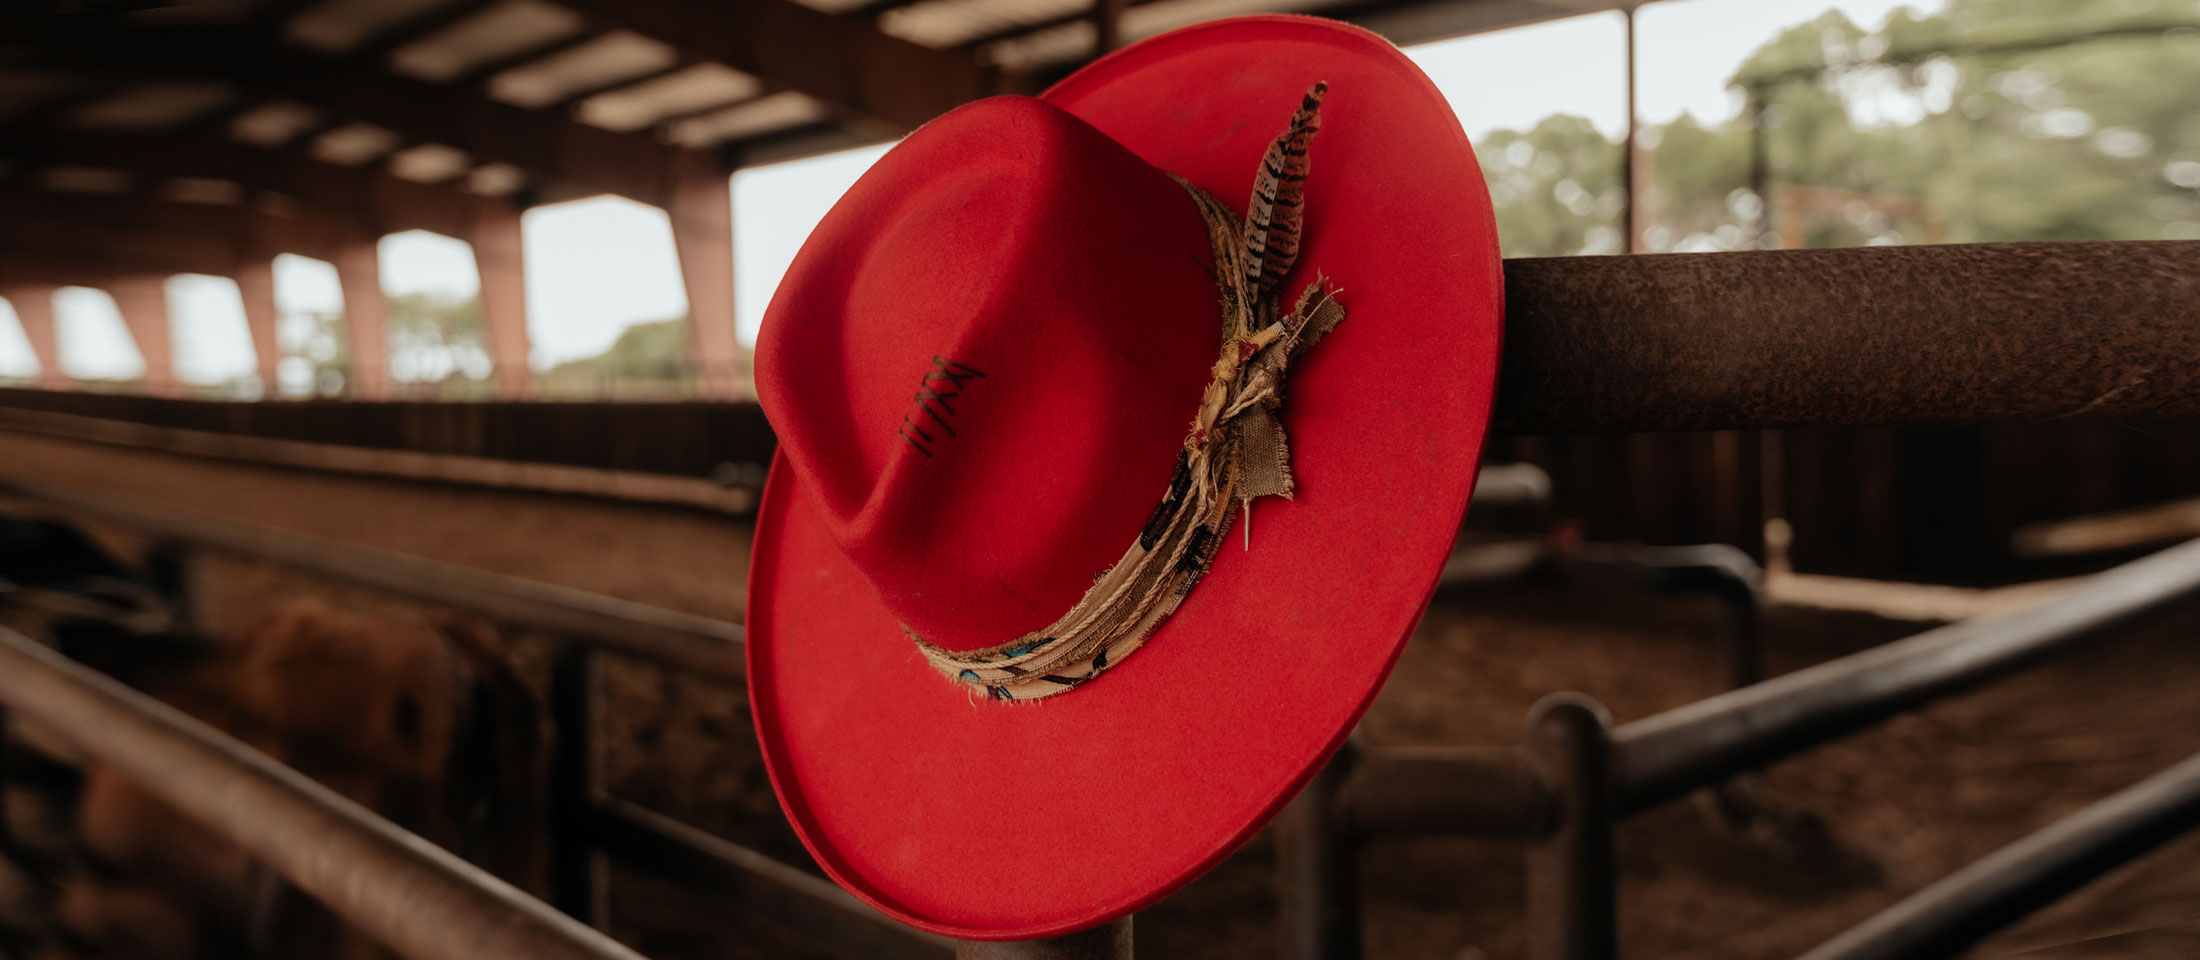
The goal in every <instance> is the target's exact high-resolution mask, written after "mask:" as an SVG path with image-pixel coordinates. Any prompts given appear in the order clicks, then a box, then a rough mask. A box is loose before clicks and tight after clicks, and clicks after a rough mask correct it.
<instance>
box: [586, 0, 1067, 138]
mask: <svg viewBox="0 0 2200 960" xmlns="http://www.w3.org/2000/svg"><path fill="white" fill-rule="evenodd" d="M560 2H561V3H563V4H564V5H565V6H568V7H571V8H573V9H575V10H579V11H581V12H583V13H586V14H588V15H590V16H593V17H597V18H599V19H601V20H603V21H604V22H607V23H612V24H616V25H618V26H620V27H624V28H626V29H628V30H632V31H634V32H635V33H638V34H641V35H642V36H645V37H648V38H650V39H652V40H656V41H658V42H660V43H664V44H667V45H669V46H671V47H673V48H674V49H676V50H679V51H681V52H682V53H686V54H690V55H693V56H697V57H701V58H703V59H705V60H715V61H718V62H720V63H723V64H725V65H727V66H729V67H733V68H734V69H736V70H740V71H743V72H745V73H751V74H755V75H756V76H758V77H761V78H763V79H764V80H766V81H768V82H772V83H777V84H780V85H782V86H785V87H788V88H790V89H793V90H799V91H801V92H802V93H804V94H807V95H809V96H812V97H816V98H817V99H819V100H823V101H825V102H826V103H830V104H834V105H836V106H839V107H841V108H843V109H846V110H848V111H850V112H853V113H856V114H860V115H863V116H868V117H871V118H874V119H877V120H881V121H884V122H886V123H889V124H892V125H894V126H897V127H901V128H904V129H915V128H916V127H918V126H921V125H923V124H924V123H925V122H926V121H929V120H931V119H932V118H933V117H936V116H939V115H940V114H942V113H946V112H947V111H949V110H952V109H954V108H955V107H957V106H960V105H962V104H964V103H968V102H969V101H972V100H976V99H979V98H981V97H987V96H991V95H993V94H996V93H1019V92H1024V90H1023V82H1022V78H1020V77H1016V76H1010V75H1004V74H1003V73H1002V72H1001V71H999V70H997V69H995V68H993V67H989V66H986V65H983V64H980V63H979V62H978V61H977V60H976V59H975V58H973V57H971V56H970V55H969V54H967V53H964V52H958V51H952V50H937V49H933V48H931V47H927V46H924V45H922V44H918V43H912V42H910V41H908V40H903V39H901V38H899V37H895V36H890V35H888V34H886V33H883V32H880V31H879V29H878V28H877V27H875V26H873V25H871V24H870V23H868V22H866V21H865V20H862V19H857V18H852V17H842V16H836V15H834V14H830V13H826V12H824V11H822V10H817V9H814V8H811V7H807V6H804V5H802V4H800V3H796V2H795V0H663V2H659V3H631V2H628V0H560Z"/></svg>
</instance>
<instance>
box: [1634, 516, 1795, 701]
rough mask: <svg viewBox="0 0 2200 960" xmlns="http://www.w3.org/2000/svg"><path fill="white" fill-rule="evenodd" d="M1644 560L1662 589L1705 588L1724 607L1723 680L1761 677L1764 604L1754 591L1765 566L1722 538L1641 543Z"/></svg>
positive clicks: (1735, 683) (1734, 682)
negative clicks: (1702, 541) (1656, 544)
mask: <svg viewBox="0 0 2200 960" xmlns="http://www.w3.org/2000/svg"><path fill="white" fill-rule="evenodd" d="M1640 560H1641V562H1642V564H1643V565H1644V566H1646V567H1649V568H1650V575H1651V582H1652V583H1653V584H1655V585H1656V586H1658V587H1659V588H1661V589H1665V590H1676V591H1677V590H1708V591H1710V592H1712V593H1714V594H1717V595H1718V598H1719V601H1720V603H1722V604H1724V605H1725V606H1726V612H1727V641H1726V664H1727V685H1728V686H1729V687H1730V688H1739V687H1746V686H1749V685H1750V684H1753V683H1756V682H1757V681H1759V680H1763V679H1764V678H1765V657H1764V650H1763V647H1762V641H1761V634H1762V632H1763V631H1762V613H1763V610H1762V607H1763V601H1762V599H1761V598H1760V597H1759V596H1758V593H1757V591H1758V587H1759V584H1760V583H1761V582H1762V581H1763V578H1764V571H1763V570H1762V569H1760V568H1759V567H1758V566H1757V561H1755V560H1753V559H1751V558H1750V556H1749V554H1747V553H1744V552H1743V551H1742V550H1741V549H1740V548H1738V547H1734V546H1730V545H1727V544H1723V543H1713V544H1702V545H1699V546H1687V547H1645V548H1643V549H1642V551H1641V554H1640Z"/></svg>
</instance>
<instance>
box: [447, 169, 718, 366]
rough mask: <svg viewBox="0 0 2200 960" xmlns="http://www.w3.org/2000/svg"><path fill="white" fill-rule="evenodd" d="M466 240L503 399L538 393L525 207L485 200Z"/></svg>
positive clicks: (497, 199) (476, 211)
mask: <svg viewBox="0 0 2200 960" xmlns="http://www.w3.org/2000/svg"><path fill="white" fill-rule="evenodd" d="M466 240H467V242H468V243H470V244H472V245H473V248H474V269H475V271H476V272H477V273H479V274H480V275H481V320H482V324H483V325H484V326H486V327H487V328H488V330H489V363H490V368H491V369H492V370H494V371H495V373H496V381H497V398H498V399H500V400H518V399H522V398H524V397H526V396H527V395H528V394H529V393H530V392H532V390H533V385H534V371H533V370H532V369H530V368H529V367H528V365H527V354H528V344H527V273H526V267H525V259H524V256H523V254H522V250H521V239H520V229H519V208H518V207H516V206H513V204H512V202H511V201H510V200H507V199H504V198H502V197H482V198H480V199H479V200H477V201H476V206H475V209H474V220H473V233H472V235H471V236H469V237H467V238H466ZM729 257H730V254H729ZM691 298H692V295H691Z"/></svg>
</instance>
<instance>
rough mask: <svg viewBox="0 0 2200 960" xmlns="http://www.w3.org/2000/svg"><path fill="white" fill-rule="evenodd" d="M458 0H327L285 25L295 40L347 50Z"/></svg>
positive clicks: (312, 46)
mask: <svg viewBox="0 0 2200 960" xmlns="http://www.w3.org/2000/svg"><path fill="white" fill-rule="evenodd" d="M455 2H458V0H326V2H324V3H318V4H315V5H313V6H310V7H307V8H306V9H305V10H304V11H303V12H301V13H299V14H298V15H296V16H294V17H291V18H290V21H289V22H288V23H286V24H284V25H283V37H284V39H287V40H289V41H290V42H291V43H294V44H297V45H298V46H301V47H306V48H308V49H312V50H319V51H322V52H324V53H345V52H349V51H351V50H353V49H356V48H357V47H358V46H359V45H360V44H361V43H364V42H366V41H367V40H368V39H369V38H371V37H373V36H375V35H376V34H379V33H382V32H383V31H385V30H391V29H394V28H396V27H399V26H402V25H404V24H405V23H406V22H407V21H410V20H412V19H414V18H415V17H421V16H426V15H427V14H429V13H433V12H435V11H437V10H440V9H442V8H444V7H446V6H450V5H451V4H453V3H455Z"/></svg>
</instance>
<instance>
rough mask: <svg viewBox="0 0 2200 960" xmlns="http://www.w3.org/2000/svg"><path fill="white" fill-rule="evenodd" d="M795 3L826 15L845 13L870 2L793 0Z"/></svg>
mask: <svg viewBox="0 0 2200 960" xmlns="http://www.w3.org/2000/svg"><path fill="white" fill-rule="evenodd" d="M795 2H796V3H799V4H801V5H803V6H805V7H809V8H811V9H813V10H823V11H825V12H826V13H847V12H848V11H850V10H854V9H856V8H858V7H861V6H864V5H865V4H868V3H870V2H871V0H795Z"/></svg>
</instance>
